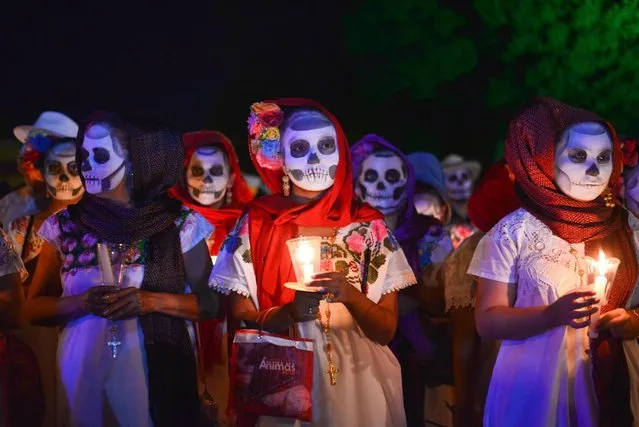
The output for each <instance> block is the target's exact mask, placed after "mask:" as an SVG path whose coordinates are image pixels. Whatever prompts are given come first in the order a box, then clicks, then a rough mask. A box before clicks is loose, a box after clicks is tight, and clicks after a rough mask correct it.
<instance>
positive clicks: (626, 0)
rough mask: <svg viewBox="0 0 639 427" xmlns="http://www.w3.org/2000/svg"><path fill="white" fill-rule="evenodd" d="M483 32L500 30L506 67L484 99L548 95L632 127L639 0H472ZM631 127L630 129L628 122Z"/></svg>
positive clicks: (514, 101) (637, 100)
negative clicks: (502, 34) (504, 34)
mask: <svg viewBox="0 0 639 427" xmlns="http://www.w3.org/2000/svg"><path fill="white" fill-rule="evenodd" d="M474 4H475V8H476V10H477V12H478V13H479V15H480V17H481V19H482V22H483V24H484V26H485V29H486V31H487V32H492V33H496V32H505V33H506V37H503V38H502V40H503V43H502V45H501V46H500V48H501V55H500V59H501V61H502V63H503V68H502V71H501V73H499V75H497V76H494V77H493V78H491V79H490V82H489V89H488V93H487V94H486V102H487V105H488V106H489V107H504V106H509V105H518V104H521V103H523V102H525V101H526V100H527V99H529V98H530V96H531V95H548V96H553V97H555V98H558V99H561V100H564V101H565V102H568V103H572V104H575V105H578V106H581V107H584V108H587V109H591V110H593V111H595V112H597V113H599V114H600V115H602V116H603V117H604V118H606V119H608V120H611V121H612V122H613V123H614V124H615V125H616V126H617V127H618V128H619V129H620V131H622V132H624V131H626V132H631V131H633V130H636V127H637V126H636V125H635V123H636V122H637V119H636V115H637V113H636V110H637V106H638V105H639V91H637V90H634V88H635V87H637V84H639V72H638V70H639V19H638V13H639V8H638V6H639V1H638V0H620V1H613V0H544V1H543V2H540V1H535V0H519V1H509V0H474ZM633 128H634V129H633Z"/></svg>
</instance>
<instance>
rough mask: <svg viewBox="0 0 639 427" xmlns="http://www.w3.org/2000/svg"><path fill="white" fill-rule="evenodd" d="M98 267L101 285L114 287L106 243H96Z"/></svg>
mask: <svg viewBox="0 0 639 427" xmlns="http://www.w3.org/2000/svg"><path fill="white" fill-rule="evenodd" d="M98 265H99V267H100V273H101V274H102V284H103V285H109V286H112V285H114V284H115V277H114V276H113V267H112V266H111V257H110V256H109V247H108V246H107V245H106V243H98Z"/></svg>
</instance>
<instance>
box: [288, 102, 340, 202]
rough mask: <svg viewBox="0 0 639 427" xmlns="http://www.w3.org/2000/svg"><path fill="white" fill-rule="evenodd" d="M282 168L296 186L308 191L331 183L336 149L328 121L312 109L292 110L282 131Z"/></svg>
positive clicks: (335, 141)
mask: <svg viewBox="0 0 639 427" xmlns="http://www.w3.org/2000/svg"><path fill="white" fill-rule="evenodd" d="M282 149H283V150H284V171H285V173H286V174H287V175H288V177H289V178H290V179H291V181H292V182H293V184H294V185H295V186H296V187H299V188H301V189H302V190H305V191H310V192H321V191H325V190H327V189H329V188H331V187H332V186H333V183H334V182H335V174H336V173H337V163H338V162H339V151H338V149H337V133H336V131H335V127H334V126H333V124H332V123H331V121H330V120H329V119H328V118H327V117H325V116H324V115H323V114H321V113H320V112H317V111H313V110H300V111H296V112H294V113H293V114H291V116H290V117H289V118H288V120H287V121H286V123H285V124H284V132H282Z"/></svg>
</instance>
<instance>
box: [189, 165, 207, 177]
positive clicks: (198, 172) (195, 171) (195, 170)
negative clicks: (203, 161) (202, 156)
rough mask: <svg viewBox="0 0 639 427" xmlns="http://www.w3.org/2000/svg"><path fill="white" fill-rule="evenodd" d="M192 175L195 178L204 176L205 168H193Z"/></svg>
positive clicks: (196, 166)
mask: <svg viewBox="0 0 639 427" xmlns="http://www.w3.org/2000/svg"><path fill="white" fill-rule="evenodd" d="M191 175H193V176H195V177H200V176H203V175H204V168H202V166H200V165H194V166H191Z"/></svg>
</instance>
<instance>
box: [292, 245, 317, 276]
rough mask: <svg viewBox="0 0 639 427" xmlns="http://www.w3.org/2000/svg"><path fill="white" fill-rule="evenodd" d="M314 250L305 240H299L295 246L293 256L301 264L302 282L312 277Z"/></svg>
mask: <svg viewBox="0 0 639 427" xmlns="http://www.w3.org/2000/svg"><path fill="white" fill-rule="evenodd" d="M314 255H315V251H313V248H312V247H311V246H310V245H309V244H308V243H307V242H304V241H303V242H300V245H299V246H298V247H297V252H296V254H295V257H296V258H297V261H298V262H299V263H300V264H301V265H302V277H303V280H304V283H308V282H310V281H311V280H312V279H313V273H314V271H313V256H314Z"/></svg>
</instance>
